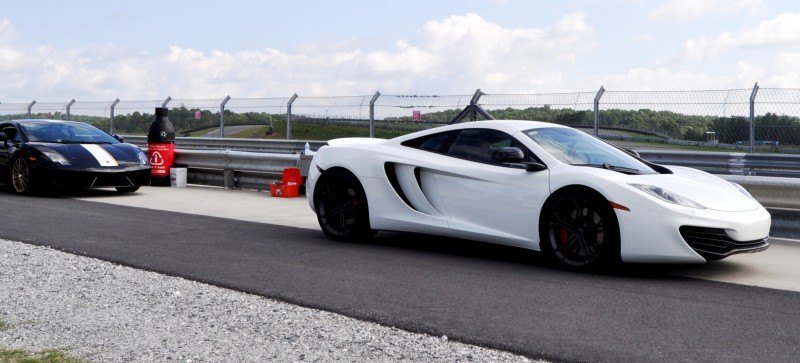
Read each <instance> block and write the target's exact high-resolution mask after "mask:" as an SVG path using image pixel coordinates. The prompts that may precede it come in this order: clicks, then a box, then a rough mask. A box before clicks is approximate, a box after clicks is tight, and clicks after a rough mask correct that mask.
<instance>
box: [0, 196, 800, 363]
mask: <svg viewBox="0 0 800 363" xmlns="http://www.w3.org/2000/svg"><path fill="white" fill-rule="evenodd" d="M0 206H2V209H3V217H2V220H3V227H2V228H0V237H2V238H6V239H11V240H18V241H24V242H28V243H32V244H37V245H45V246H51V247H54V248H57V249H60V250H64V251H68V252H72V253H77V254H83V255H87V256H92V257H97V258H101V259H105V260H109V261H113V262H117V263H121V264H124V265H129V266H133V267H138V268H143V269H147V270H152V271H157V272H161V273H165V274H169V275H174V276H182V277H185V278H189V279H193V280H198V281H202V282H207V283H211V284H215V285H220V286H224V287H229V288H233V289H236V290H242V291H246V292H250V293H255V294H260V295H264V296H268V297H273V298H277V299H281V300H286V301H289V302H293V303H297V304H300V305H304V306H310V307H314V308H320V309H324V310H329V311H334V312H338V313H341V314H344V315H348V316H352V317H357V318H360V319H364V320H369V321H375V322H379V323H381V324H384V325H389V326H396V327H399V328H403V329H406V330H411V331H417V332H424V333H428V334H434V335H447V336H448V337H450V338H453V339H458V340H460V341H464V342H468V343H474V344H479V345H484V346H488V347H493V348H499V349H506V350H510V351H513V352H517V353H522V354H525V355H528V356H530V357H534V358H548V359H552V360H560V361H561V360H563V361H599V360H604V361H623V360H625V361H628V360H637V361H640V360H641V361H676V360H680V361H686V360H691V361H697V360H702V361H787V362H788V361H797V359H798V357H800V293H797V292H792V291H783V290H773V289H766V288H760V287H751V286H743V285H736V284H726V283H720V282H714V281H705V280H698V279H689V278H682V277H676V276H670V275H666V274H663V273H661V272H659V271H658V270H657V269H654V268H651V267H641V266H633V267H627V268H625V270H624V271H620V272H619V273H616V274H613V275H610V274H603V275H600V274H579V273H570V272H564V271H559V270H554V269H551V268H548V267H546V266H545V265H544V264H543V263H541V261H540V258H539V256H537V255H536V254H535V253H532V252H528V251H524V250H519V249H514V248H507V247H501V246H495V245H487V244H481V243H473V242H468V241H463V240H453V239H445V238H436V237H426V236H417V235H407V234H383V235H379V238H377V239H376V241H375V242H373V243H369V244H350V243H334V242H331V241H328V240H327V239H325V238H324V236H323V235H322V233H321V232H319V231H315V230H310V229H302V228H294V227H285V226H277V225H269V224H263V223H254V222H246V221H239V220H233V219H223V218H215V217H208V216H199V215H190V214H182V213H174V212H165V211H157V210H149V209H141V208H134V207H124V206H116V205H109V204H103V203H95V202H88V201H82V200H75V199H69V198H48V197H18V196H14V195H10V194H6V193H0Z"/></svg>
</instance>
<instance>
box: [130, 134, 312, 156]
mask: <svg viewBox="0 0 800 363" xmlns="http://www.w3.org/2000/svg"><path fill="white" fill-rule="evenodd" d="M122 137H123V138H124V139H125V142H128V143H131V144H134V145H136V146H140V147H141V146H147V136H139V135H123V136H122ZM306 143H308V145H309V147H310V148H311V150H319V148H321V147H322V146H323V145H325V144H327V142H325V141H319V140H270V139H234V138H224V139H223V138H212V137H176V138H175V147H176V148H179V149H204V150H209V149H230V150H241V151H258V152H270V153H284V154H293V153H298V152H300V151H302V150H303V149H305V145H306Z"/></svg>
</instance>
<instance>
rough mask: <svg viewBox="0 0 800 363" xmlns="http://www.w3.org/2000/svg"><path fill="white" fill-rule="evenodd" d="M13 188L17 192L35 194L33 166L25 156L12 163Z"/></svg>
mask: <svg viewBox="0 0 800 363" xmlns="http://www.w3.org/2000/svg"><path fill="white" fill-rule="evenodd" d="M11 189H12V190H13V191H14V193H17V194H33V191H34V184H33V178H32V174H31V168H30V166H29V165H28V162H27V161H26V160H25V159H24V158H20V157H18V158H16V159H14V161H13V162H12V163H11Z"/></svg>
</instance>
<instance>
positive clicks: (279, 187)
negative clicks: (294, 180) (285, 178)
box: [269, 181, 283, 197]
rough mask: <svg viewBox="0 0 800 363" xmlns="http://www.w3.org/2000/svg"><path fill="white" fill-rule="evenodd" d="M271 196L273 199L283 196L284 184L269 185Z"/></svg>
mask: <svg viewBox="0 0 800 363" xmlns="http://www.w3.org/2000/svg"><path fill="white" fill-rule="evenodd" d="M269 195H271V196H273V197H282V196H283V183H281V182H279V181H276V182H272V183H271V184H270V185H269Z"/></svg>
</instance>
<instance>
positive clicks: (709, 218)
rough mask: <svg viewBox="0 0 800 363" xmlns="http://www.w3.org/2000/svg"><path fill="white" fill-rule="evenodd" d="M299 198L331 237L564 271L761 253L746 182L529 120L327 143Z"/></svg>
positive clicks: (757, 209)
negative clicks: (461, 245) (391, 239)
mask: <svg viewBox="0 0 800 363" xmlns="http://www.w3.org/2000/svg"><path fill="white" fill-rule="evenodd" d="M306 185H307V195H308V196H309V198H308V201H309V204H310V205H311V208H312V209H313V210H314V212H315V213H316V214H317V217H318V220H319V224H320V227H321V228H322V230H323V231H324V232H325V234H326V235H327V236H328V237H329V238H331V239H334V240H360V239H368V238H370V237H372V236H373V235H374V234H375V232H376V231H379V230H386V231H405V232H415V233H423V234H431V235H441V236H449V237H456V238H462V239H470V240H477V241H484V242H491V243H500V244H505V245H511V246H517V247H522V248H526V249H531V250H537V251H541V252H543V253H544V254H546V255H547V256H549V257H550V258H551V259H552V261H553V262H555V263H557V264H559V265H561V266H563V267H567V268H573V269H588V268H593V267H597V266H602V265H608V264H613V263H616V262H620V261H622V262H637V263H702V262H706V261H711V260H718V259H721V258H724V257H727V256H730V255H732V254H736V253H745V252H757V251H762V250H764V249H766V248H767V247H768V246H769V243H768V242H767V239H768V236H769V230H770V224H771V218H770V215H769V213H768V212H767V211H766V210H765V209H764V207H762V206H761V205H760V204H759V203H758V202H757V201H756V200H755V199H754V198H753V197H752V196H751V195H750V194H749V193H748V192H747V190H745V188H743V187H742V186H740V185H738V184H735V183H731V182H728V181H725V180H723V179H720V178H718V177H716V176H713V175H711V174H708V173H705V172H703V171H700V170H696V169H692V168H687V167H680V166H661V165H656V164H653V163H650V162H648V161H646V160H643V159H641V158H639V157H638V156H637V155H635V153H633V152H630V151H623V150H621V149H618V148H616V147H614V146H611V145H610V144H607V143H605V142H604V141H601V140H599V139H597V138H594V137H592V136H590V135H588V134H586V133H585V132H583V131H580V130H576V129H573V128H570V127H566V126H560V125H555V124H550V123H544V122H535V121H479V122H468V123H461V124H455V125H448V126H443V127H438V128H434V129H429V130H425V131H420V132H416V133H412V134H408V135H405V136H401V137H397V138H394V139H390V140H382V139H367V138H346V139H336V140H331V141H330V142H329V145H328V146H324V147H322V148H320V150H319V151H318V152H317V154H316V155H315V156H314V158H313V161H312V166H311V170H310V171H309V176H308V180H307V184H306Z"/></svg>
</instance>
